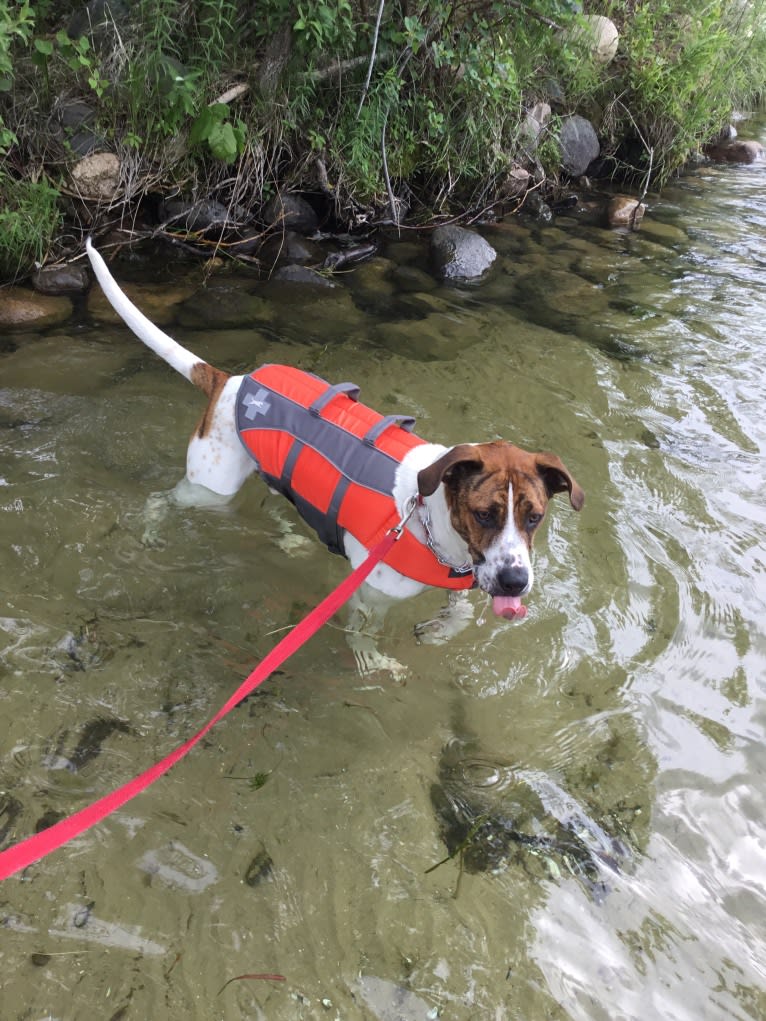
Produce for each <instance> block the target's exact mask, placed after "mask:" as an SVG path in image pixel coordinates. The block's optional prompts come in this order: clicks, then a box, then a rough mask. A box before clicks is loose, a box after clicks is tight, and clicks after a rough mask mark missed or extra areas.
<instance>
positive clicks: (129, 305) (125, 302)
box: [85, 238, 205, 382]
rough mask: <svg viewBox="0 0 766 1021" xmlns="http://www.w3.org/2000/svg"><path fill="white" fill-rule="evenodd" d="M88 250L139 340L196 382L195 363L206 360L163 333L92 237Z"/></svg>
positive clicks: (114, 302)
mask: <svg viewBox="0 0 766 1021" xmlns="http://www.w3.org/2000/svg"><path fill="white" fill-rule="evenodd" d="M85 251H86V252H87V253H88V258H89V259H90V264H91V266H92V267H93V272H94V273H95V274H96V279H97V280H98V282H99V283H100V284H101V290H102V291H103V292H104V294H105V295H106V297H107V299H108V301H109V304H110V305H111V306H112V308H113V309H114V311H115V312H116V313H117V315H118V316H119V317H120V319H122V320H123V321H124V322H125V324H126V325H127V326H129V327H130V329H131V330H132V331H133V332H134V333H135V335H136V336H137V337H138V339H139V340H142V341H143V342H144V344H146V346H147V347H150V348H151V349H152V351H155V352H156V353H157V354H158V355H159V356H160V358H164V360H165V361H166V362H167V363H168V365H170V366H172V367H173V368H174V369H175V370H176V371H177V372H180V373H181V375H182V376H185V377H186V378H187V379H188V380H190V381H191V382H195V381H194V380H192V369H193V368H194V366H195V365H204V364H205V363H204V361H203V360H202V359H201V358H198V357H197V355H195V354H193V353H192V352H191V351H187V350H186V348H185V347H181V345H180V344H179V343H177V342H176V341H175V340H173V338H172V337H169V336H168V335H167V333H163V332H162V330H161V329H159V327H157V326H155V325H154V323H153V322H151V320H149V319H147V318H146V316H145V315H144V314H143V312H141V311H140V310H139V309H137V308H136V306H135V305H134V304H133V302H132V301H131V300H130V298H128V296H127V295H126V294H125V293H124V292H123V291H122V290H120V287H119V285H118V283H117V281H116V280H115V279H114V277H113V276H112V274H111V273H110V272H109V268H108V266H107V265H106V263H105V262H104V260H103V259H102V258H101V256H100V255H99V254H98V252H97V251H96V249H95V248H94V247H93V243H92V242H91V240H90V238H88V239H87V240H86V242H85Z"/></svg>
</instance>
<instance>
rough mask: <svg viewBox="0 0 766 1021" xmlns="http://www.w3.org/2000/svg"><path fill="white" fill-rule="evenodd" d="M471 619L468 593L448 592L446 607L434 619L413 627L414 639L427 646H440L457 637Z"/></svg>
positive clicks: (471, 602) (472, 612)
mask: <svg viewBox="0 0 766 1021" xmlns="http://www.w3.org/2000/svg"><path fill="white" fill-rule="evenodd" d="M473 618H474V607H473V601H472V600H471V598H470V596H469V594H468V592H466V591H460V592H450V593H449V595H448V597H447V605H446V606H444V607H442V609H441V610H440V611H439V612H438V613H437V614H436V616H435V617H433V618H432V619H431V620H424V621H423V622H422V623H421V624H416V625H415V637H416V638H417V640H418V641H419V642H425V643H426V644H427V645H442V644H443V643H444V642H448V641H449V640H450V639H451V638H454V637H455V636H456V635H459V634H460V632H461V631H463V630H464V629H465V628H466V627H468V625H469V624H470V622H471V621H472V620H473Z"/></svg>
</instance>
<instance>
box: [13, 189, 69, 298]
mask: <svg viewBox="0 0 766 1021" xmlns="http://www.w3.org/2000/svg"><path fill="white" fill-rule="evenodd" d="M58 199H59V193H58V192H57V191H56V189H55V188H52V187H51V186H50V185H49V184H48V183H47V182H46V181H37V182H34V181H17V180H15V179H13V178H12V177H10V175H8V174H7V173H3V172H2V171H1V170H0V278H2V279H15V278H17V277H21V276H24V275H25V274H26V273H28V272H29V271H30V269H32V267H33V266H34V264H35V263H36V262H42V261H43V260H44V257H45V255H46V253H47V251H48V249H49V247H50V245H51V242H52V241H53V239H54V237H55V235H56V232H57V231H58V229H59V227H60V225H61V210H60V208H59V205H58Z"/></svg>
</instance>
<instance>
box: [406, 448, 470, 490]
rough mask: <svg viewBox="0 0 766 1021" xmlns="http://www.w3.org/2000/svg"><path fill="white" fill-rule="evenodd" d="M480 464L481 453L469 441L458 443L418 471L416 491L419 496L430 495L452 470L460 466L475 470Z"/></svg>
mask: <svg viewBox="0 0 766 1021" xmlns="http://www.w3.org/2000/svg"><path fill="white" fill-rule="evenodd" d="M482 464H483V461H482V459H481V454H480V453H479V452H478V451H477V450H476V448H475V447H474V446H472V445H471V444H470V443H459V444H458V445H457V446H456V447H452V449H451V450H448V451H447V453H446V454H442V456H441V457H440V458H439V460H438V461H434V463H433V464H429V465H428V467H427V468H424V469H423V470H422V471H421V472H418V492H419V493H420V495H421V496H430V495H431V494H432V493H435V492H436V490H437V489H438V488H439V485H440V484H441V483H442V482H445V481H446V480H447V479H448V478H449V477H450V475H451V474H452V473H453V472H454V471H456V470H459V469H460V468H465V469H467V470H469V471H477V470H478V469H479V468H480V467H481V465H482Z"/></svg>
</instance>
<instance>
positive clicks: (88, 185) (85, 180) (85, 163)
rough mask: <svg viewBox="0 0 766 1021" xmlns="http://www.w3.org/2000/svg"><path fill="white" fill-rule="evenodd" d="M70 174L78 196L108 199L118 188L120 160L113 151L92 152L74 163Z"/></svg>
mask: <svg viewBox="0 0 766 1021" xmlns="http://www.w3.org/2000/svg"><path fill="white" fill-rule="evenodd" d="M70 176H71V178H72V184H73V185H74V188H75V190H76V191H77V193H78V195H79V196H80V198H83V199H92V200H95V201H97V202H101V201H109V200H111V199H113V198H114V197H115V196H116V195H117V192H118V191H119V188H120V161H119V160H118V159H117V157H116V156H115V155H114V153H113V152H94V153H92V154H91V155H90V156H85V157H84V159H81V160H80V161H79V162H78V163H76V164H75V165H74V166H73V167H72V170H71V175H70Z"/></svg>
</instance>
